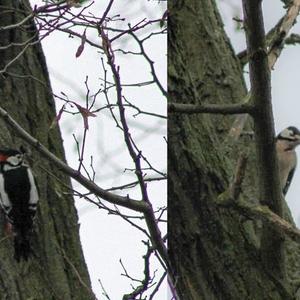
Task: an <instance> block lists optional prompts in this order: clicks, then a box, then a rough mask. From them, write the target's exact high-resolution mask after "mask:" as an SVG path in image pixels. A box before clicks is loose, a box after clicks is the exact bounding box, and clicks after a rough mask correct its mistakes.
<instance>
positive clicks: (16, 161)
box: [0, 149, 39, 262]
mask: <svg viewBox="0 0 300 300" xmlns="http://www.w3.org/2000/svg"><path fill="white" fill-rule="evenodd" d="M38 200H39V197H38V191H37V187H36V183H35V180H34V177H33V175H32V172H31V169H30V168H29V166H28V165H26V164H25V163H24V153H23V152H22V151H18V150H13V149H8V150H1V149H0V204H1V206H2V208H3V211H4V213H5V215H6V218H7V221H8V222H9V223H10V224H11V227H12V232H13V235H14V248H15V254H14V257H15V259H16V260H17V261H18V262H19V261H20V260H21V259H24V260H28V258H29V256H30V254H31V252H32V251H31V247H30V237H31V232H32V228H33V219H34V216H35V213H36V209H37V203H38Z"/></svg>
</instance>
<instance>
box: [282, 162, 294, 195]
mask: <svg viewBox="0 0 300 300" xmlns="http://www.w3.org/2000/svg"><path fill="white" fill-rule="evenodd" d="M295 169H296V168H293V169H292V170H291V171H290V173H289V175H288V178H287V180H286V183H285V186H284V188H283V190H282V193H283V195H284V196H285V195H286V193H287V191H288V189H289V187H290V185H291V182H292V180H293V177H294V173H295Z"/></svg>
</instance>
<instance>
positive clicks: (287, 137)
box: [276, 126, 300, 195]
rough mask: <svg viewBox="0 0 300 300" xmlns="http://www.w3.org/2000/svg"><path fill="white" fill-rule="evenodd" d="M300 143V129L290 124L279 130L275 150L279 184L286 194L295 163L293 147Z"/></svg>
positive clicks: (295, 156)
mask: <svg viewBox="0 0 300 300" xmlns="http://www.w3.org/2000/svg"><path fill="white" fill-rule="evenodd" d="M299 144H300V131H299V130H298V129H297V128H296V127H293V126H290V127H288V128H286V129H284V130H283V131H281V132H280V133H279V134H278V136H277V139H276V152H277V158H278V164H279V176H280V184H281V189H282V193H283V195H286V193H287V191H288V189H289V187H290V184H291V181H292V179H293V176H294V172H295V169H296V165H297V155H296V151H295V148H296V147H297V146H298V145H299Z"/></svg>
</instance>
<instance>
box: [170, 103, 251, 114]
mask: <svg viewBox="0 0 300 300" xmlns="http://www.w3.org/2000/svg"><path fill="white" fill-rule="evenodd" d="M168 112H169V113H172V112H176V113H187V114H197V113H212V114H222V115H228V114H243V113H247V114H252V113H253V106H252V105H251V104H248V103H245V104H239V103H238V104H224V105H223V104H201V105H199V104H185V103H169V104H168Z"/></svg>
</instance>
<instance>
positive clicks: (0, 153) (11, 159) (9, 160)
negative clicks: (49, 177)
mask: <svg viewBox="0 0 300 300" xmlns="http://www.w3.org/2000/svg"><path fill="white" fill-rule="evenodd" d="M23 159H24V153H22V152H20V151H18V150H14V149H7V150H2V149H0V163H3V164H8V165H10V166H12V167H17V166H20V165H21V164H22V163H23Z"/></svg>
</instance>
